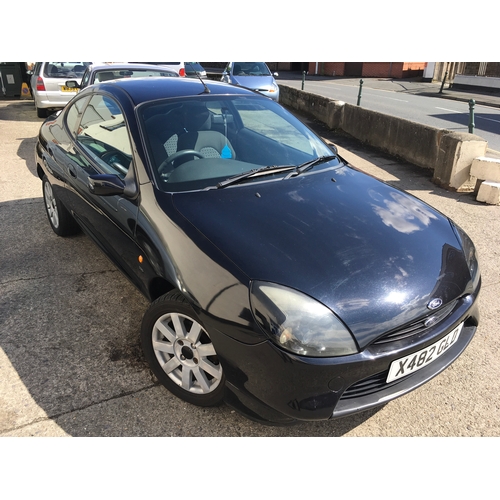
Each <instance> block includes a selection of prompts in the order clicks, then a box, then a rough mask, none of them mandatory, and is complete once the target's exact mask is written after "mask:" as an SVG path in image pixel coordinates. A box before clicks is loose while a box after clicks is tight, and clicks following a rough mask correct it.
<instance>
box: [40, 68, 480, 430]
mask: <svg viewBox="0 0 500 500" xmlns="http://www.w3.org/2000/svg"><path fill="white" fill-rule="evenodd" d="M35 161H36V165H37V167H36V168H37V172H38V175H39V177H40V179H41V181H42V186H43V187H42V191H43V197H44V201H45V203H44V204H45V208H46V212H47V216H48V220H49V223H50V226H51V227H52V229H53V231H54V232H55V233H56V234H57V235H60V236H65V235H69V234H72V233H74V232H75V231H77V230H78V229H79V228H81V229H83V230H84V231H85V232H86V233H87V234H88V235H90V236H91V238H92V239H93V240H94V241H95V242H96V243H97V244H98V246H99V248H101V249H102V250H103V251H104V252H105V253H106V254H107V255H108V257H109V258H110V259H111V260H112V261H114V262H115V263H116V265H117V267H118V268H119V269H120V270H122V271H123V272H124V273H125V275H126V276H128V278H129V279H130V280H131V281H132V282H133V283H134V284H135V285H136V286H137V287H138V289H139V290H140V291H141V292H142V293H143V294H144V295H145V296H146V297H147V298H148V299H149V300H150V301H151V305H150V306H149V308H148V309H147V311H146V312H145V315H144V318H143V321H142V328H141V343H142V347H143V350H144V353H145V357H146V359H147V360H148V362H149V364H150V367H151V370H152V371H153V372H154V374H155V375H156V377H157V378H158V380H159V381H160V382H161V383H162V384H164V386H165V387H166V388H167V389H169V390H170V391H171V392H172V393H173V394H175V395H177V396H178V397H180V398H182V399H184V400H185V401H188V402H190V403H193V404H196V405H200V406H211V405H215V404H218V403H220V402H222V401H226V402H227V403H228V404H229V405H231V406H232V407H234V408H236V409H237V410H238V411H240V412H242V413H243V414H245V415H246V416H248V417H249V418H251V419H255V420H259V421H262V422H267V423H275V424H286V423H291V422H294V421H297V420H325V419H330V418H332V417H338V416H344V415H349V414H351V413H355V412H358V411H362V410H366V409H369V408H373V407H376V406H378V405H381V404H385V403H387V402H388V401H390V400H392V399H394V398H396V397H399V396H401V395H403V394H406V393H408V392H409V391H411V390H413V389H415V388H417V387H419V386H421V385H422V384H424V383H425V382H427V381H429V380H430V379H432V378H433V377H434V376H436V375H438V374H439V373H440V372H441V371H442V370H444V369H445V368H446V367H448V366H449V365H450V364H451V363H452V362H453V361H454V360H455V359H456V358H457V357H458V356H459V355H460V354H461V353H462V351H463V350H464V349H465V348H466V346H467V345H468V344H469V342H470V341H471V339H472V338H473V335H474V333H475V332H476V327H477V325H478V309H477V297H478V293H479V290H480V284H481V278H480V271H479V266H478V260H477V256H476V250H475V248H474V245H473V243H472V241H471V240H470V238H469V237H468V236H467V235H466V233H465V232H464V231H463V230H462V229H461V228H460V227H458V226H457V225H455V224H454V223H453V222H452V221H451V220H450V219H448V218H447V217H445V216H444V215H442V214H441V213H439V212H437V211H436V210H435V209H433V208H432V207H431V206H428V205H426V204H425V203H423V202H422V201H420V200H418V199H417V198H415V197H413V196H411V195H410V194H407V193H405V192H403V191H400V190H398V189H396V188H394V187H391V186H389V185H387V184H385V183H382V182H380V181H378V180H376V179H375V178H373V177H371V176H368V175H365V174H364V173H362V172H360V171H358V170H356V169H355V168H353V167H351V166H350V165H349V164H348V163H347V162H346V161H345V160H344V159H343V158H341V157H340V156H339V155H338V154H337V151H336V149H335V147H334V146H333V145H330V146H329V145H327V144H326V143H324V142H323V141H322V140H321V139H320V138H319V137H318V136H316V135H315V134H314V133H313V132H312V131H311V130H310V129H309V128H307V127H306V126H305V125H304V124H303V123H302V122H300V121H299V120H298V119H297V118H295V117H294V116H293V115H292V114H291V113H289V112H288V111H286V110H285V109H284V108H283V107H281V106H280V105H279V104H277V103H276V102H274V101H272V100H271V99H268V98H266V97H264V96H261V95H259V94H258V93H255V92H251V91H249V90H247V89H244V88H242V87H237V86H231V85H226V84H224V83H221V82H212V81H210V82H208V81H207V82H203V81H200V80H197V79H188V78H154V77H153V78H144V79H139V78H137V79H121V80H114V81H110V82H104V83H97V84H95V85H93V86H91V87H87V88H85V89H83V90H82V91H81V92H80V93H79V94H78V95H77V96H76V97H75V98H74V99H73V100H72V102H71V103H70V104H69V105H68V106H67V107H66V108H64V110H63V111H62V112H61V113H59V115H58V116H57V117H51V118H50V119H48V120H46V122H45V123H44V124H43V125H42V126H41V129H40V133H39V137H38V141H37V145H36V158H35ZM68 314H71V311H68ZM113 314H116V311H114V312H113ZM402 417H404V416H402Z"/></svg>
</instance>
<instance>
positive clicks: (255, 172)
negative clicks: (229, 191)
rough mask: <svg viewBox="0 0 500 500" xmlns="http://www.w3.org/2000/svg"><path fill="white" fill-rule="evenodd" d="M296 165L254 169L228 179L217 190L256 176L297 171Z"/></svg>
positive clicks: (220, 183) (219, 184) (218, 185)
mask: <svg viewBox="0 0 500 500" xmlns="http://www.w3.org/2000/svg"><path fill="white" fill-rule="evenodd" d="M296 168H297V167H296V166H295V165H269V166H267V167H260V168H254V169H253V170H249V171H248V172H244V173H242V174H238V175H233V176H232V177H229V178H227V179H226V180H225V181H221V182H219V183H218V184H217V189H220V188H225V187H226V186H231V185H232V184H237V183H238V182H240V181H244V180H245V179H248V178H250V177H253V176H254V175H269V174H274V173H276V172H280V171H282V170H290V169H296Z"/></svg>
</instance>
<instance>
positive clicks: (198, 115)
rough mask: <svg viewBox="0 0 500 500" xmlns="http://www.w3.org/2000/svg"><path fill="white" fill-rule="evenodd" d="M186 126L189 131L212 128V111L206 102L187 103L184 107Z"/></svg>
mask: <svg viewBox="0 0 500 500" xmlns="http://www.w3.org/2000/svg"><path fill="white" fill-rule="evenodd" d="M183 115H184V116H183V122H184V128H185V129H186V130H187V131H188V132H199V131H200V130H210V128H211V122H210V111H208V109H207V107H206V106H205V105H204V104H194V103H191V104H186V105H184V107H183Z"/></svg>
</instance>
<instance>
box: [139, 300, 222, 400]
mask: <svg viewBox="0 0 500 500" xmlns="http://www.w3.org/2000/svg"><path fill="white" fill-rule="evenodd" d="M171 312H176V313H180V314H184V315H186V316H189V317H190V318H192V319H194V320H195V321H197V322H198V323H199V324H200V325H201V326H203V323H202V322H201V321H200V320H199V318H198V316H197V315H196V313H195V312H194V310H193V308H192V307H191V306H190V305H189V303H188V302H187V301H186V299H185V298H184V297H183V296H182V295H181V294H180V293H179V292H177V291H173V292H169V293H168V294H166V295H163V296H162V297H160V298H159V299H157V300H155V301H154V302H153V303H152V304H151V306H150V307H149V309H148V310H147V311H146V314H145V315H144V318H143V320H142V328H141V344H142V349H143V351H144V355H145V357H146V360H147V361H148V363H149V366H150V368H151V370H152V371H153V373H154V375H155V376H156V378H157V379H158V380H159V381H160V382H161V384H162V385H164V386H165V387H166V388H167V389H168V390H169V391H170V392H171V393H172V394H174V395H175V396H177V397H178V398H180V399H182V400H184V401H187V402H188V403H191V404H193V405H196V406H216V405H218V404H220V403H221V402H222V400H223V398H224V387H225V380H226V379H225V375H224V373H223V374H222V380H221V381H220V383H219V385H218V386H217V387H216V388H215V389H214V390H213V391H212V392H210V393H209V394H193V393H190V392H188V391H186V390H185V389H183V388H182V387H180V386H178V385H177V384H176V383H175V382H174V381H173V380H172V379H171V378H170V377H169V376H168V375H167V374H166V373H165V372H164V371H163V369H162V368H161V366H160V364H159V363H158V360H157V359H156V355H155V352H154V350H153V343H152V332H153V327H154V325H155V323H156V320H157V319H158V318H159V317H161V316H163V315H164V314H167V313H171ZM203 328H204V327H203ZM205 331H206V330H205Z"/></svg>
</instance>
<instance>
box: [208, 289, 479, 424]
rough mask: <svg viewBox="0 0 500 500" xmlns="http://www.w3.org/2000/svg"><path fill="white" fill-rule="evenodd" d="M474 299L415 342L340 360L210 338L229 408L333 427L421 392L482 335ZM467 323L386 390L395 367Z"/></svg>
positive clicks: (272, 419) (268, 419)
mask: <svg viewBox="0 0 500 500" xmlns="http://www.w3.org/2000/svg"><path fill="white" fill-rule="evenodd" d="M478 321H479V313H478V309H477V305H476V302H475V298H473V297H472V296H468V297H466V298H464V299H461V300H460V301H459V303H458V305H457V307H455V309H454V311H453V312H452V313H451V314H450V316H449V317H447V318H446V320H444V321H443V322H442V323H440V324H438V325H436V327H435V328H433V329H432V330H431V331H428V332H427V333H426V334H425V335H422V336H420V337H418V336H416V337H417V338H410V339H405V340H404V341H401V340H400V341H397V342H394V343H391V344H382V345H377V344H372V345H370V346H368V347H367V348H366V349H365V350H363V351H362V352H361V353H358V354H355V355H351V356H343V357H338V358H306V357H300V356H295V355H293V354H290V353H287V352H285V351H283V350H281V349H279V348H278V347H276V346H275V345H274V344H273V343H272V342H270V341H266V342H262V343H260V344H257V345H247V344H242V343H240V342H237V341H235V340H234V339H231V338H230V337H228V336H226V335H225V334H223V333H221V332H220V331H218V330H216V331H211V332H210V336H211V337H212V339H213V341H214V344H215V345H216V348H217V352H218V355H219V359H220V360H221V362H222V363H223V366H224V370H225V373H226V378H227V393H226V402H227V403H228V404H229V405H230V406H232V407H234V408H235V409H236V410H238V411H240V412H241V413H243V414H244V415H245V416H247V417H248V418H250V419H253V420H257V421H260V422H262V423H267V424H287V423H293V422H295V421H297V420H306V421H314V420H328V419H330V418H336V417H343V416H347V415H350V414H353V413H357V412H360V411H365V410H369V409H371V408H375V407H378V406H380V405H383V404H385V403H387V402H389V401H391V400H393V399H395V398H398V397H400V396H402V395H403V394H406V393H408V392H410V391H412V390H414V389H416V388H417V387H420V386H421V385H423V384H424V383H426V382H427V381H429V380H430V379H432V378H433V377H435V376H436V375H438V374H439V373H440V372H442V371H443V370H444V369H445V368H447V367H448V366H449V365H450V364H451V363H453V361H455V359H457V358H458V356H460V354H461V353H462V352H463V351H464V349H465V348H466V347H467V345H468V344H469V342H470V341H471V340H472V337H473V336H474V334H475V332H476V328H477V325H478ZM461 323H464V328H463V329H462V331H461V333H460V336H459V338H458V340H457V342H456V343H455V344H453V345H452V346H451V347H450V348H449V349H448V350H447V351H446V352H445V353H444V354H443V355H442V356H441V357H439V358H437V359H436V360H435V361H433V362H432V363H430V364H428V365H427V366H425V367H424V368H422V369H420V370H418V371H415V372H413V373H412V374H410V375H407V376H405V377H403V378H401V379H397V380H396V381H394V382H391V383H386V378H387V373H388V370H389V366H390V364H391V363H392V362H393V361H394V360H397V359H400V358H402V357H404V356H407V355H409V354H412V353H415V352H417V351H419V350H421V349H423V348H425V347H428V346H430V345H432V344H433V343H435V342H436V341H438V340H440V339H441V338H442V337H444V336H446V335H447V334H448V333H449V332H450V331H452V330H453V329H454V328H455V327H456V326H458V325H460V324H461Z"/></svg>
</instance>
